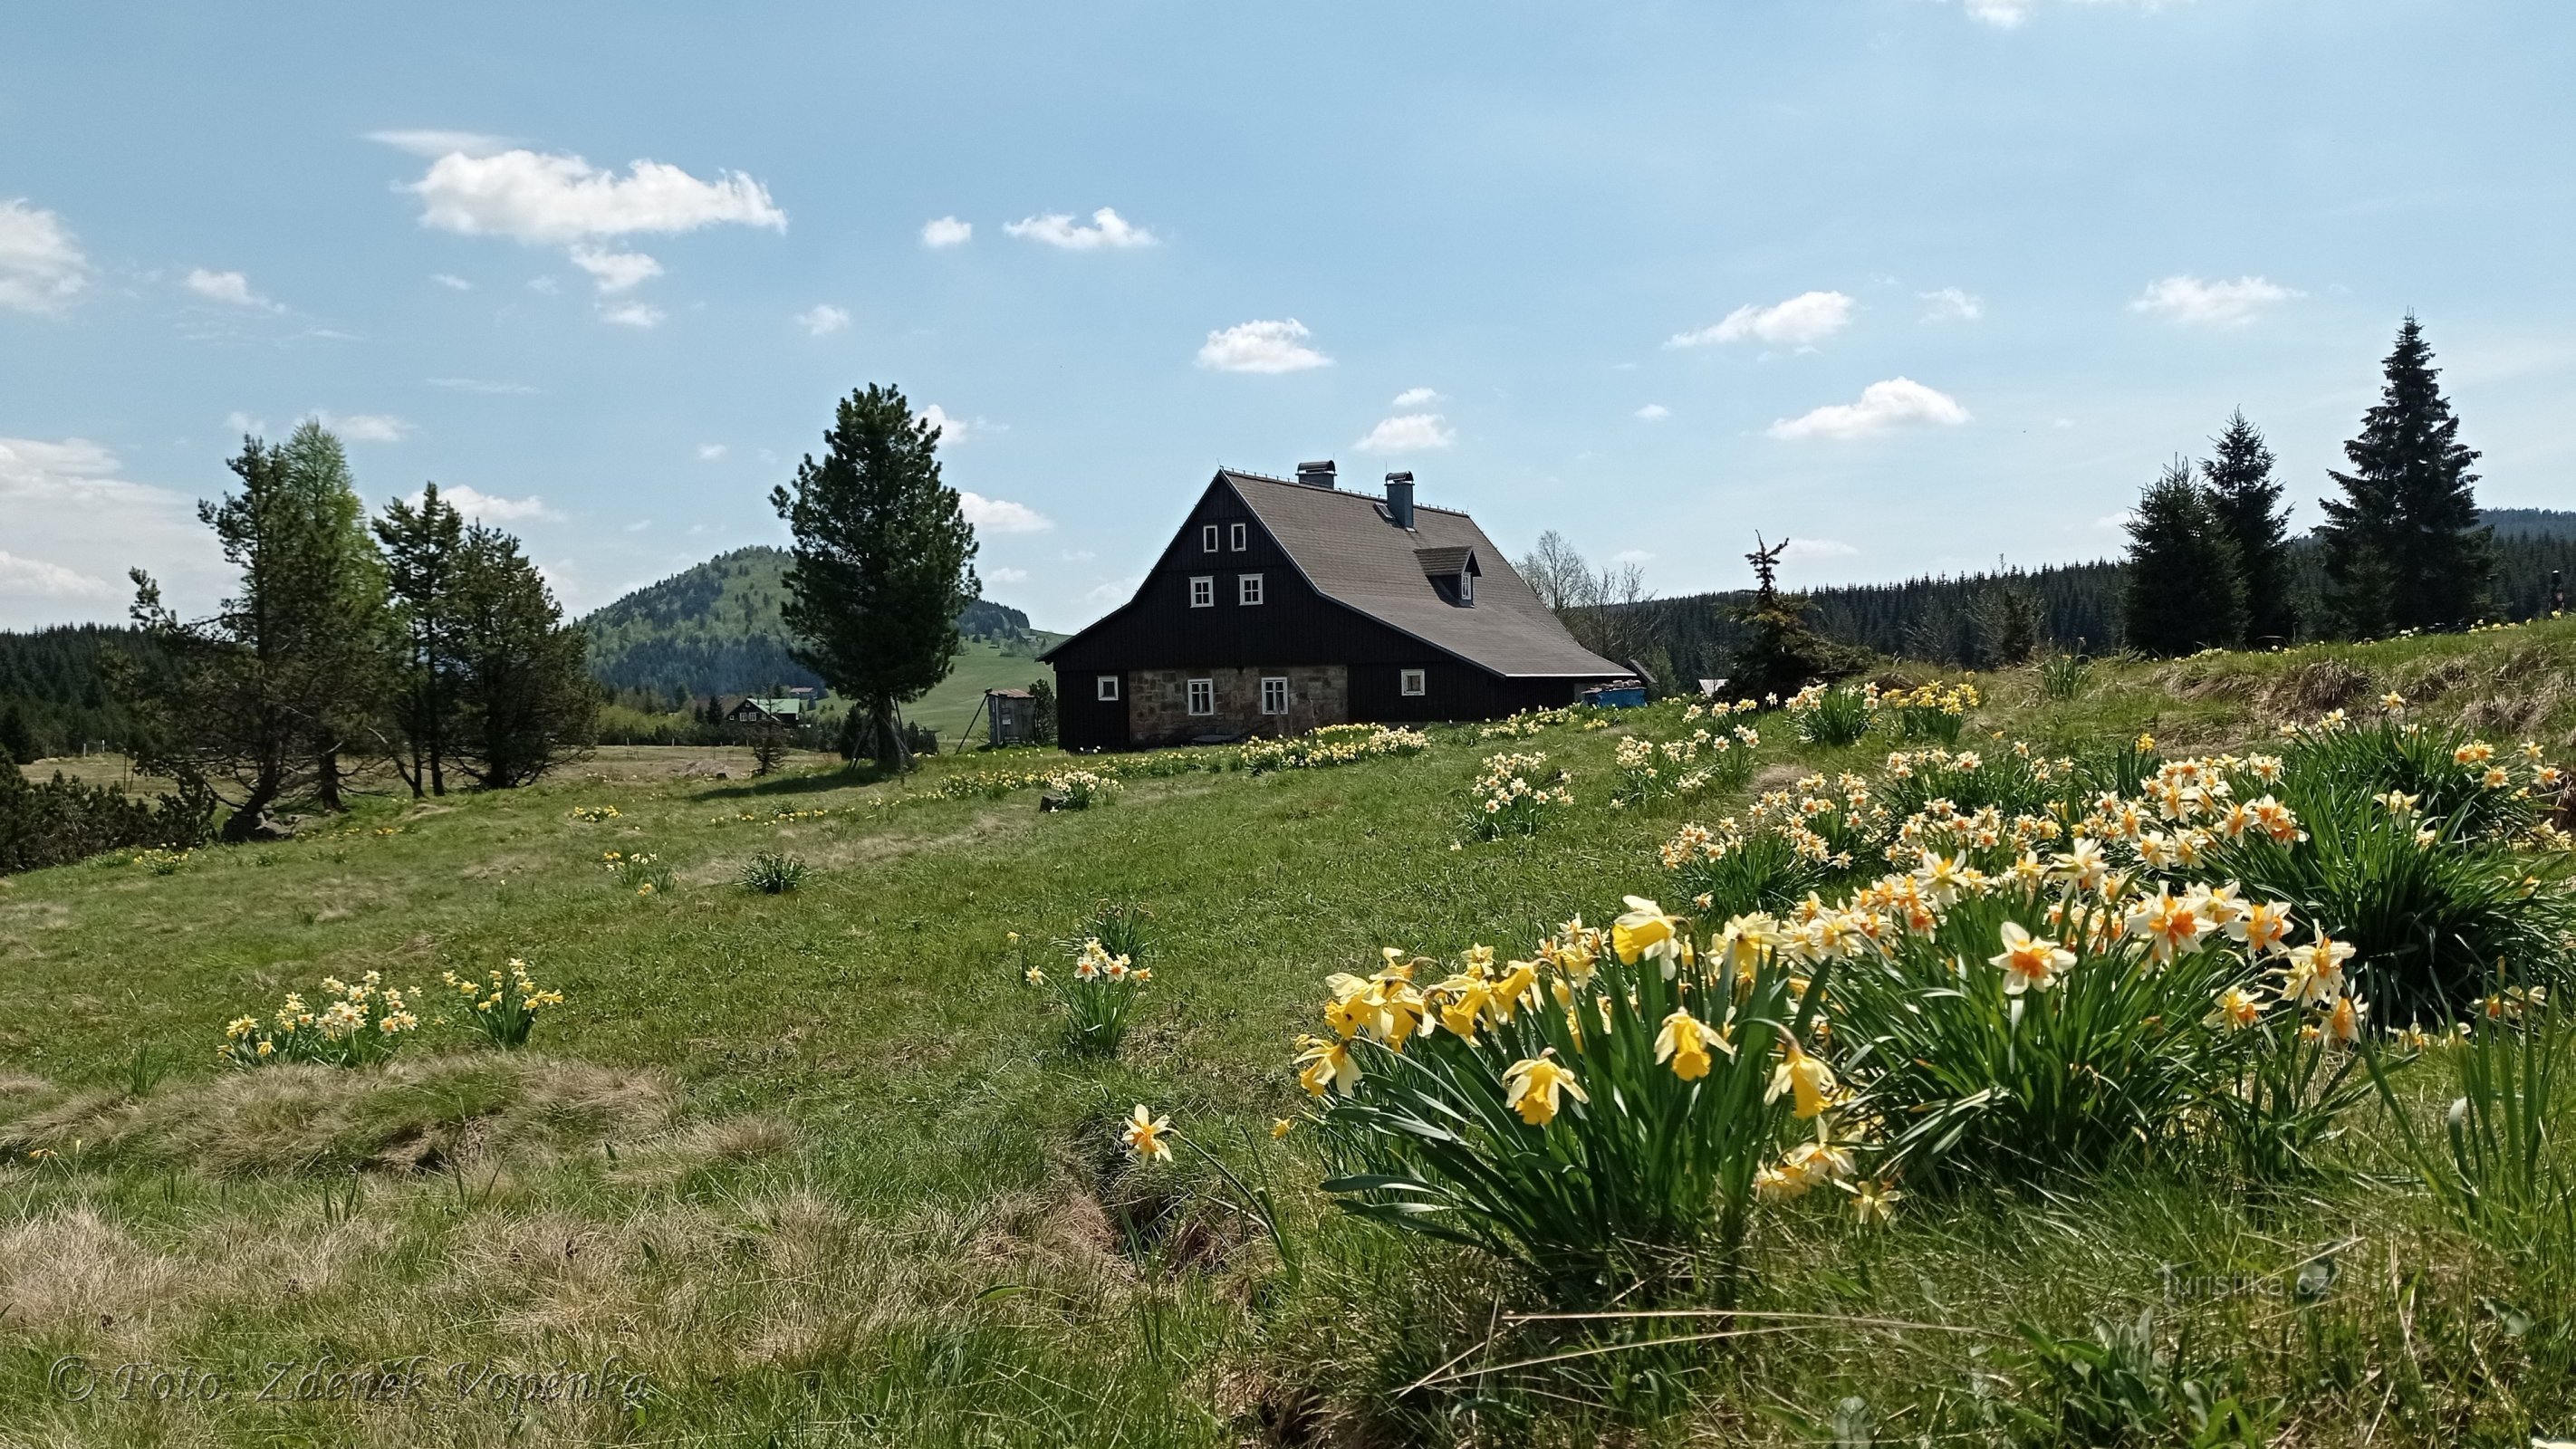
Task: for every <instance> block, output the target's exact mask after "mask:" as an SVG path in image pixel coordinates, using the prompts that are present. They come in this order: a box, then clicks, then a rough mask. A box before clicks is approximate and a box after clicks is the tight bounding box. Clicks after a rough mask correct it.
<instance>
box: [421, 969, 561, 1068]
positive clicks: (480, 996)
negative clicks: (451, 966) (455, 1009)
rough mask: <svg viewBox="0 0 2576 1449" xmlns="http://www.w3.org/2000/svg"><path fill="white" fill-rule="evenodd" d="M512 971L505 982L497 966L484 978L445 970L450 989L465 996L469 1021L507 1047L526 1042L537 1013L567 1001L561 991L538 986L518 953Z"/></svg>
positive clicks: (521, 1044) (534, 1024) (534, 1027)
mask: <svg viewBox="0 0 2576 1449" xmlns="http://www.w3.org/2000/svg"><path fill="white" fill-rule="evenodd" d="M509 972H510V979H509V980H508V982H506V983H505V982H503V981H502V979H501V973H500V972H499V971H498V970H495V971H492V972H490V973H489V974H488V975H487V976H486V977H485V979H483V980H481V981H477V980H474V979H473V978H471V977H466V976H459V975H457V974H456V973H455V972H453V971H449V972H445V973H443V979H444V980H445V981H446V982H447V986H448V989H449V990H451V991H454V992H455V993H457V994H458V995H459V996H461V997H463V998H464V1002H463V1005H464V1010H465V1013H466V1016H465V1019H466V1021H468V1022H470V1023H471V1024H472V1025H473V1026H474V1028H475V1029H476V1030H478V1031H480V1032H482V1033H483V1035H484V1036H486V1037H487V1038H489V1039H490V1040H491V1042H492V1045H494V1046H497V1047H501V1048H504V1049H507V1048H510V1047H519V1046H525V1045H527V1043H528V1034H529V1033H530V1032H532V1031H534V1030H536V1026H537V1014H538V1013H539V1012H542V1011H545V1010H547V1009H548V1008H550V1007H556V1006H561V1005H563V1001H564V994H563V993H562V992H561V991H558V990H554V989H551V988H548V987H542V986H539V985H538V984H537V983H536V979H535V978H534V977H532V976H530V975H529V974H528V963H527V962H525V961H522V960H520V959H519V958H518V957H516V956H513V957H511V958H510V961H509Z"/></svg>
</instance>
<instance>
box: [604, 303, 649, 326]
mask: <svg viewBox="0 0 2576 1449" xmlns="http://www.w3.org/2000/svg"><path fill="white" fill-rule="evenodd" d="M599 320H600V321H602V322H614V323H616V324H617V325H618V326H620V327H637V328H642V327H659V326H661V325H662V309H661V308H659V307H652V306H647V305H645V304H644V303H642V302H628V303H625V304H623V305H621V306H616V307H606V308H602V309H601V310H600V314H599Z"/></svg>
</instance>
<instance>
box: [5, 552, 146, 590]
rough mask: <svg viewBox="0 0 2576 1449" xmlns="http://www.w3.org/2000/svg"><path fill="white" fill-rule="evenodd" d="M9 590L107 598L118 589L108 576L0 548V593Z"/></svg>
mask: <svg viewBox="0 0 2576 1449" xmlns="http://www.w3.org/2000/svg"><path fill="white" fill-rule="evenodd" d="M11 594H16V595H22V596H26V595H32V596H34V597H36V598H40V599H106V598H114V597H116V595H117V589H116V587H115V585H113V584H110V583H109V582H108V581H107V580H105V579H94V578H91V577H90V576H89V575H87V574H85V573H82V572H80V571H79V570H78V569H67V568H65V567H63V566H62V565H61V564H58V563H47V562H45V561H44V560H43V559H40V558H20V557H18V556H17V555H16V554H14V553H11V552H9V551H8V550H7V549H5V548H0V597H5V596H8V595H11Z"/></svg>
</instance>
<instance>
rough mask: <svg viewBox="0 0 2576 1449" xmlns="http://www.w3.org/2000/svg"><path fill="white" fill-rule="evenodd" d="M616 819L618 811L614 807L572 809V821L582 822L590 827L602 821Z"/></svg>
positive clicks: (585, 806)
mask: <svg viewBox="0 0 2576 1449" xmlns="http://www.w3.org/2000/svg"><path fill="white" fill-rule="evenodd" d="M617 817H618V810H617V807H616V806H614V805H575V806H574V807H572V818H573V819H575V820H579V821H583V822H585V823H587V824H591V825H597V824H598V823H599V822H601V821H603V820H615V819H616V818H617Z"/></svg>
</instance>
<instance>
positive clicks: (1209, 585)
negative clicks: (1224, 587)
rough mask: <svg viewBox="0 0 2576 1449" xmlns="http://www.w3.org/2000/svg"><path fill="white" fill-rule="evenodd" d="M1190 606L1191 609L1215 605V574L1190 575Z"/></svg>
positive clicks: (1207, 607)
mask: <svg viewBox="0 0 2576 1449" xmlns="http://www.w3.org/2000/svg"><path fill="white" fill-rule="evenodd" d="M1190 607H1191V608H1193V609H1213V608H1215V607H1216V575H1214V574H1192V575H1191V576H1190Z"/></svg>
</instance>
